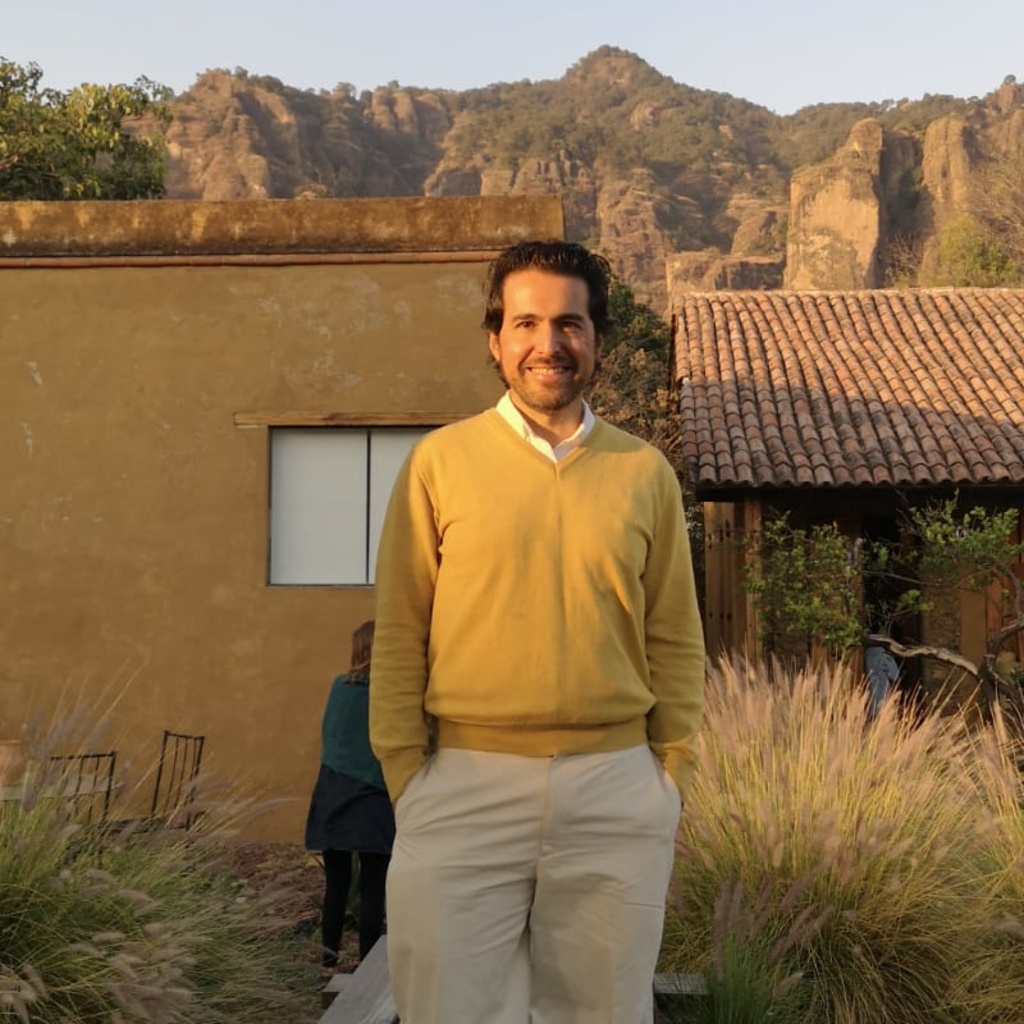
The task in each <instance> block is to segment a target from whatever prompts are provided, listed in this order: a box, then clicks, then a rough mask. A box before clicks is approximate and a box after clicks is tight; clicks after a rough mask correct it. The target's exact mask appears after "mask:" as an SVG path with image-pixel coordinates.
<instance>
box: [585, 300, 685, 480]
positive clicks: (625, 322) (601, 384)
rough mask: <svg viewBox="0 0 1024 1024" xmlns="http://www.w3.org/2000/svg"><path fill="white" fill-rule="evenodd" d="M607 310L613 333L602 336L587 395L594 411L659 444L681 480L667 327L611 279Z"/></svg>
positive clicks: (678, 436)
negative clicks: (602, 347) (596, 369)
mask: <svg viewBox="0 0 1024 1024" xmlns="http://www.w3.org/2000/svg"><path fill="white" fill-rule="evenodd" d="M609 311H610V312H611V315H612V319H613V320H614V322H615V325H616V327H615V333H614V335H613V337H612V338H611V339H609V341H608V342H606V348H605V351H604V353H603V355H602V357H601V369H600V371H599V373H598V374H597V377H596V379H595V381H594V384H593V386H592V387H591V390H590V395H589V401H590V404H591V406H592V408H593V409H594V412H596V413H597V414H598V415H599V416H602V417H603V418H605V419H607V420H608V421H609V422H610V423H614V424H615V425H616V426H619V427H622V428H623V429H624V430H628V431H630V433H633V434H636V435H637V436H639V437H642V438H643V439H644V440H645V441H649V442H650V443H651V444H653V445H654V446H655V447H656V448H659V449H660V450H661V451H662V453H663V454H664V455H665V457H666V458H667V459H668V460H669V462H670V463H672V466H673V468H674V469H675V470H676V474H677V475H678V476H679V477H680V479H681V480H683V477H684V472H683V471H684V460H683V453H682V443H681V440H680V432H679V419H678V416H677V415H676V413H675V412H673V410H672V408H671V405H672V403H671V401H670V396H669V383H670V380H671V368H670V366H669V358H670V339H671V331H670V329H669V326H668V324H667V323H666V322H665V321H664V319H663V318H662V317H660V316H658V314H657V313H655V312H654V311H653V310H652V309H651V308H650V306H648V305H646V304H645V303H642V302H637V301H636V298H635V297H634V295H633V292H632V291H631V289H630V288H629V286H628V285H626V284H624V283H623V282H622V281H616V282H615V283H614V284H613V285H612V289H611V295H610V302H609Z"/></svg>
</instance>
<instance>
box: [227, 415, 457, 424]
mask: <svg viewBox="0 0 1024 1024" xmlns="http://www.w3.org/2000/svg"><path fill="white" fill-rule="evenodd" d="M470 415H472V414H471V413H466V412H302V411H291V412H236V413H235V426H236V427H443V426H445V425H446V424H448V423H456V422H458V421H459V420H464V419H465V418H466V417H467V416H470Z"/></svg>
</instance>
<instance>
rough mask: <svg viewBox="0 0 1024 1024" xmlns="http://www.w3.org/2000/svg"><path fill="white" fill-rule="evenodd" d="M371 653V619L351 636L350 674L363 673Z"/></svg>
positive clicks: (367, 665) (368, 665) (368, 664)
mask: <svg viewBox="0 0 1024 1024" xmlns="http://www.w3.org/2000/svg"><path fill="white" fill-rule="evenodd" d="M372 653H373V619H368V620H367V621H366V622H364V623H363V624H362V625H361V626H360V627H359V628H358V629H357V630H356V631H355V632H354V633H353V634H352V668H351V671H352V672H365V671H366V670H367V669H368V668H369V667H370V655H371V654H372Z"/></svg>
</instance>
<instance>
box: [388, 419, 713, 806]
mask: <svg viewBox="0 0 1024 1024" xmlns="http://www.w3.org/2000/svg"><path fill="white" fill-rule="evenodd" d="M376 586H377V611H376V620H377V622H376V629H375V635H374V649H373V662H372V665H371V670H370V675H371V678H372V680H373V685H372V686H371V687H370V735H371V740H372V744H373V749H374V752H375V753H376V755H377V757H378V758H379V759H380V762H381V765H382V767H383V769H384V776H385V779H386V781H387V785H388V790H389V792H390V794H391V798H392V799H393V800H397V799H398V797H399V795H400V794H401V793H402V791H403V790H404V788H405V786H406V783H407V782H408V781H409V779H410V778H411V777H412V776H413V775H414V774H415V773H416V771H417V770H418V769H419V767H420V766H421V765H422V764H423V762H424V760H425V759H426V757H427V748H428V737H427V724H426V720H425V718H424V710H425V711H426V712H427V713H428V714H429V715H432V716H434V717H435V718H436V719H437V727H438V744H439V745H440V746H442V747H462V748H468V749H471V750H486V751H495V752H502V753H515V754H524V755H528V756H537V757H549V756H553V755H556V754H573V753H586V752H594V751H608V750H618V749H622V748H625V747H629V746H634V745H636V744H639V743H643V742H648V743H649V744H650V746H651V749H652V750H653V751H654V753H655V755H656V756H657V757H658V758H659V759H660V760H661V761H662V763H663V764H664V765H665V767H666V768H667V770H668V771H669V773H670V774H671V775H672V777H673V778H674V779H675V781H676V784H677V785H678V786H679V789H680V792H683V793H685V789H686V784H687V782H688V780H689V778H690V775H691V773H692V771H693V756H692V753H691V749H690V741H691V740H692V738H693V736H694V735H695V733H696V731H697V728H698V726H699V724H700V717H701V709H702V705H703V688H704V641H703V635H702V631H701V623H700V615H699V612H698V608H697V599H696V593H695V589H694V581H693V567H692V563H691V558H690V547H689V541H688V538H687V534H686V526H685V522H684V518H683V509H682V501H681V498H680V493H679V486H678V483H677V482H676V479H675V476H674V475H673V473H672V470H671V468H670V467H669V465H668V463H667V461H666V460H665V458H664V457H663V456H662V455H661V453H660V452H658V451H657V450H656V449H655V448H653V447H652V446H650V445H648V444H646V443H645V442H643V441H641V440H639V439H638V438H636V437H634V436H632V435H631V434H627V433H625V432H624V431H621V430H619V429H617V428H615V427H613V426H611V425H610V424H608V423H606V422H604V421H603V420H601V419H598V420H597V423H596V424H595V426H594V429H593V430H592V431H591V433H590V435H589V436H588V437H587V439H586V440H585V441H584V442H583V444H581V445H580V447H579V448H577V449H576V450H575V451H574V452H572V454H570V455H568V456H566V457H565V458H564V459H563V460H562V461H560V462H557V463H556V462H552V461H551V460H550V459H547V458H545V457H544V456H543V455H542V454H541V453H540V452H538V451H536V450H535V449H534V448H532V447H531V446H530V445H529V444H528V443H527V442H526V441H524V440H523V439H522V438H521V437H517V436H516V433H515V431H513V430H512V428H511V427H510V426H509V425H508V424H507V423H506V422H505V421H504V420H503V419H502V418H501V416H500V415H499V414H498V413H497V412H496V411H495V410H493V409H489V410H488V411H486V412H484V413H481V414H480V415H479V416H475V417H473V418H472V419H468V420H465V421H463V422H461V423H457V424H453V425H452V426H449V427H445V428H443V429H441V430H437V431H434V432H433V433H431V434H429V435H427V436H426V437H425V438H424V439H423V440H422V441H420V443H419V444H417V446H416V447H415V448H414V449H413V451H412V452H411V454H410V456H409V458H408V459H407V460H406V463H405V465H404V466H403V468H402V470H401V472H400V473H399V476H398V479H397V481H396V483H395V488H394V491H393V492H392V496H391V501H390V504H389V506H388V511H387V516H386V517H385V522H384V528H383V533H382V535H381V540H380V547H379V553H378V558H377V574H376Z"/></svg>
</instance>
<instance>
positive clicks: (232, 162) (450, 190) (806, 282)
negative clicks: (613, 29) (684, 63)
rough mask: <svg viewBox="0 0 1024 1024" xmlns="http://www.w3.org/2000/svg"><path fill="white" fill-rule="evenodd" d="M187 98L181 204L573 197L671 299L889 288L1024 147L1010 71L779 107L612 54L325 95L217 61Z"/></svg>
mask: <svg viewBox="0 0 1024 1024" xmlns="http://www.w3.org/2000/svg"><path fill="white" fill-rule="evenodd" d="M172 107H173V114H174V118H173V121H172V123H171V126H170V128H169V130H168V144H169V167H168V177H167V186H168V194H169V195H170V196H171V197H174V198H199V199H220V200H227V199H240V198H259V197H267V198H286V197H294V196H308V197H310V198H316V197H318V196H338V197H349V196H402V195H500V194H507V193H537V192H558V193H561V194H562V196H563V198H564V203H565V210H566V225H567V232H568V234H569V237H571V238H574V239H577V240H580V241H585V242H587V243H589V244H592V245H595V246H597V247H598V248H599V249H600V250H601V251H602V252H604V253H605V254H606V255H607V256H608V257H609V259H610V260H611V261H612V263H613V266H614V267H615V269H616V271H617V272H618V273H619V274H620V275H621V276H622V277H623V278H624V279H625V280H626V281H627V282H629V283H630V284H631V285H632V286H633V288H634V289H635V290H636V292H637V294H638V296H639V297H641V298H642V299H644V300H646V301H648V302H650V303H651V304H652V305H654V306H655V308H661V307H662V306H663V305H664V301H665V296H666V285H665V267H666V263H667V262H668V265H669V267H670V273H671V275H672V276H673V279H674V280H676V281H678V282H682V283H683V284H684V285H689V286H692V287H775V286H778V285H780V284H781V283H783V282H785V283H786V284H787V285H790V286H794V287H825V286H846V285H848V284H849V283H852V282H861V283H863V284H866V285H871V286H875V285H878V284H882V283H885V282H886V275H887V274H891V272H892V267H893V266H894V265H895V263H896V262H898V261H896V260H895V259H894V257H893V256H892V255H891V253H890V251H889V249H890V248H891V246H892V244H893V242H894V240H895V241H896V242H897V243H898V246H897V247H899V246H902V248H901V249H900V252H901V253H903V260H904V263H905V262H906V250H908V249H909V250H910V251H912V252H913V254H914V258H915V259H917V260H918V262H919V263H922V264H924V265H926V264H927V260H928V258H929V257H928V239H929V238H932V239H934V237H936V232H937V231H938V230H941V226H942V225H943V224H945V223H948V222H949V221H950V220H951V219H952V218H954V217H955V216H957V215H958V214H959V213H960V212H962V211H963V210H964V209H966V208H967V206H968V205H969V193H970V185H969V182H970V180H971V176H972V174H973V173H974V170H975V168H976V166H977V165H978V164H979V163H980V162H984V161H985V160H990V159H993V158H994V156H996V155H998V154H1000V153H1009V152H1019V151H1022V148H1021V147H1022V140H1024V86H1017V85H1016V84H1015V83H1014V82H1013V81H1012V80H1010V79H1008V80H1007V82H1006V83H1005V84H1004V86H1003V87H1002V88H1001V89H999V90H997V91H996V92H994V93H992V94H991V95H989V96H987V97H985V98H983V99H972V100H960V99H957V98H955V97H948V96H926V97H925V98H924V99H922V100H919V101H916V102H910V101H906V100H903V101H899V102H896V101H886V102H885V103H872V104H868V103H863V104H822V105H818V106H814V107H808V108H805V109H804V110H802V111H799V112H798V113H796V114H794V115H791V116H787V117H779V116H777V115H775V114H773V113H772V112H771V111H769V110H767V109H765V108H764V107H759V106H757V105H756V104H753V103H750V102H747V101H746V100H742V99H738V98H736V97H733V96H730V95H728V94H726V93H716V92H709V91H704V90H698V89H693V88H691V87H690V86H687V85H683V84H680V83H677V82H675V81H673V80H672V79H670V78H668V77H666V76H664V75H662V74H660V73H659V72H658V71H656V70H655V69H654V68H652V67H651V66H650V65H648V64H647V63H645V62H644V61H643V60H641V59H640V58H639V57H637V56H635V55H633V54H630V53H627V52H625V51H622V50H618V49H615V48H612V47H602V48H601V49H599V50H597V51H595V52H594V53H591V54H589V55H588V56H586V57H584V58H583V59H582V60H580V61H579V62H578V63H577V64H575V65H574V66H573V67H572V68H570V69H569V70H568V71H567V72H566V74H565V75H564V76H563V77H562V78H560V79H558V80H554V81H542V82H529V81H522V82H515V83H499V84H495V85H491V86H488V87H486V88H482V89H473V90H468V91H465V92H451V91H441V90H429V89H413V88H403V87H401V86H399V85H398V83H391V84H389V85H387V86H382V87H380V88H378V89H375V90H373V91H372V92H369V91H366V92H362V93H360V94H358V95H357V94H356V92H355V90H354V89H353V88H352V87H351V86H348V85H346V84H344V83H342V84H339V85H337V86H336V87H334V88H333V89H331V90H321V91H320V92H313V91H302V90H298V89H294V88H291V87H289V86H287V85H285V84H284V83H282V82H280V81H278V80H277V79H274V78H266V77H257V76H253V75H249V74H248V73H247V72H245V71H244V70H242V69H236V70H235V71H234V72H228V71H207V72H205V73H204V74H202V75H200V76H199V78H198V79H197V80H196V82H195V84H194V85H193V86H192V88H191V89H189V90H188V91H187V92H185V93H183V94H181V95H180V96H178V97H176V98H175V100H174V101H173V104H172ZM933 248H934V246H933ZM670 257H671V260H670ZM902 265H903V264H901V266H902Z"/></svg>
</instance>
